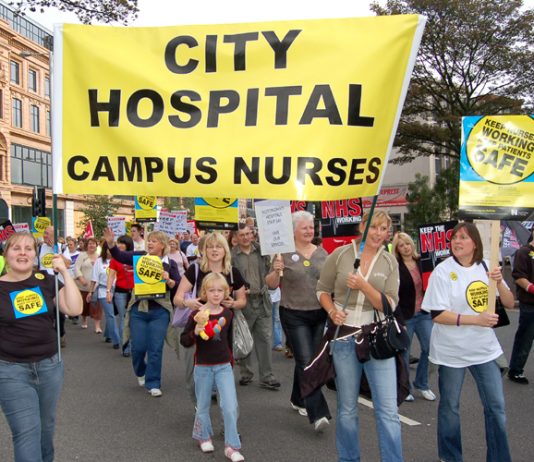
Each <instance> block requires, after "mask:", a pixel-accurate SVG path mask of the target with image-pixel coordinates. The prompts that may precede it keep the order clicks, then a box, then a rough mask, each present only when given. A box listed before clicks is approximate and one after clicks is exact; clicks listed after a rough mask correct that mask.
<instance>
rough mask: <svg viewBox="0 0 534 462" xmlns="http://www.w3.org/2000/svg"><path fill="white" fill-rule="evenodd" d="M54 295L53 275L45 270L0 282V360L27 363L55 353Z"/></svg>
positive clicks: (60, 285)
mask: <svg viewBox="0 0 534 462" xmlns="http://www.w3.org/2000/svg"><path fill="white" fill-rule="evenodd" d="M62 286H63V285H62V284H61V283H60V284H59V287H60V288H61V287H62ZM54 297H55V284H54V276H50V275H49V274H47V272H46V271H37V272H35V273H33V274H32V275H31V276H30V277H29V278H28V279H25V280H23V281H18V282H7V281H0V359H1V360H3V361H10V362H21V363H29V362H37V361H41V360H43V359H46V358H50V357H51V356H53V355H54V354H56V353H57V337H56V335H57V334H56V330H55V314H54V311H55V305H54Z"/></svg>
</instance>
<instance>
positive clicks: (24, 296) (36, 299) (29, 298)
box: [9, 287, 48, 319]
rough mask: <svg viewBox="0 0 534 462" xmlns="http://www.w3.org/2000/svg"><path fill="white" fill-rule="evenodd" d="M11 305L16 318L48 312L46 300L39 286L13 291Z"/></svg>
mask: <svg viewBox="0 0 534 462" xmlns="http://www.w3.org/2000/svg"><path fill="white" fill-rule="evenodd" d="M9 295H10V297H11V305H12V306H13V313H14V314H15V318H17V319H20V318H27V317H29V316H35V315H37V314H42V313H46V312H48V308H47V306H46V301H45V299H44V297H43V293H42V292H41V289H40V288H39V287H33V288H31V289H24V290H17V291H14V292H11V293H10V294H9Z"/></svg>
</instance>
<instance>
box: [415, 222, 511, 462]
mask: <svg viewBox="0 0 534 462" xmlns="http://www.w3.org/2000/svg"><path fill="white" fill-rule="evenodd" d="M451 252H452V256H451V257H449V258H447V259H446V260H445V261H443V262H442V263H440V264H439V265H438V266H437V267H436V269H434V271H433V272H432V274H431V275H430V279H429V282H428V287H427V290H426V293H425V297H424V299H423V304H422V309H423V310H425V311H427V312H430V314H431V316H432V320H433V321H434V327H433V328H432V335H431V337H430V354H429V358H430V361H432V362H433V363H435V364H438V365H439V369H438V373H439V394H440V398H439V407H438V426H437V430H438V454H439V458H440V460H442V461H445V462H461V461H462V460H463V458H462V442H461V434H460V395H461V392H462V385H463V382H464V378H465V373H466V371H467V370H469V372H470V373H471V375H472V376H473V378H474V380H475V382H476V384H477V389H478V393H479V396H480V400H481V401H482V405H483V406H484V418H485V424H486V425H485V426H486V445H487V455H486V461H487V462H510V461H511V460H512V459H511V456H510V448H509V446H508V438H507V436H506V414H505V409H504V408H505V404H504V394H503V387H502V377H501V371H500V368H499V366H498V365H497V363H496V361H495V360H496V359H497V358H498V357H499V356H501V355H502V348H501V345H500V344H499V341H498V340H497V337H496V335H495V331H494V330H493V329H492V327H493V326H495V325H496V324H497V321H498V319H499V316H498V315H497V314H494V313H488V312H487V308H488V282H489V279H492V280H493V281H495V282H496V284H497V290H498V292H499V296H500V298H501V301H502V303H503V305H504V306H505V307H506V308H512V307H513V306H514V297H513V295H512V292H510V289H509V288H508V286H507V285H506V283H505V282H504V280H503V277H502V273H501V268H500V267H496V268H493V269H491V271H486V268H487V266H488V265H487V264H486V267H485V266H484V263H483V248H482V240H481V239H480V234H479V232H478V229H477V227H476V226H475V225H474V224H473V223H458V224H457V225H456V226H455V228H454V230H453V232H452V235H451Z"/></svg>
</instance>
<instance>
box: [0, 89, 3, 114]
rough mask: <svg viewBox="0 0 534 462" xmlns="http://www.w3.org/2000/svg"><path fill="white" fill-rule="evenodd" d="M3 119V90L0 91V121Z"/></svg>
mask: <svg viewBox="0 0 534 462" xmlns="http://www.w3.org/2000/svg"><path fill="white" fill-rule="evenodd" d="M3 118H4V90H0V119H3Z"/></svg>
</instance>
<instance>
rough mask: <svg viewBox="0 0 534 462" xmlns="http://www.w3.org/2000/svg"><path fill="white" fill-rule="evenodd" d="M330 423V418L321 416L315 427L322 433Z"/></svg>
mask: <svg viewBox="0 0 534 462" xmlns="http://www.w3.org/2000/svg"><path fill="white" fill-rule="evenodd" d="M329 425H330V422H328V419H327V418H326V417H321V418H320V419H317V420H316V421H315V422H314V424H313V428H315V431H316V432H318V433H321V432H322V431H323V430H324V429H325V428H327V427H328V426H329Z"/></svg>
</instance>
